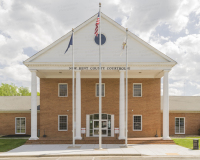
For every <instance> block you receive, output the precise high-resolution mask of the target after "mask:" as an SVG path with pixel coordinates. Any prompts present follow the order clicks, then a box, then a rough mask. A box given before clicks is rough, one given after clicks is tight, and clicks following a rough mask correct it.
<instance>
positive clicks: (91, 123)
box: [90, 120, 93, 129]
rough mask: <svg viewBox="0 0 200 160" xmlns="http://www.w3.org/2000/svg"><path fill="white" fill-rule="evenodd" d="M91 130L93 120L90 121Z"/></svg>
mask: <svg viewBox="0 0 200 160" xmlns="http://www.w3.org/2000/svg"><path fill="white" fill-rule="evenodd" d="M90 129H93V120H90Z"/></svg>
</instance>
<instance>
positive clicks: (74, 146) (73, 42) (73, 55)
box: [72, 28, 75, 147]
mask: <svg viewBox="0 0 200 160" xmlns="http://www.w3.org/2000/svg"><path fill="white" fill-rule="evenodd" d="M72 108H73V111H72V112H73V115H72V119H73V120H72V121H73V131H72V133H73V147H75V138H74V29H73V28H72Z"/></svg>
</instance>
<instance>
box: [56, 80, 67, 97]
mask: <svg viewBox="0 0 200 160" xmlns="http://www.w3.org/2000/svg"><path fill="white" fill-rule="evenodd" d="M60 84H66V85H67V96H60ZM58 97H68V83H58Z"/></svg>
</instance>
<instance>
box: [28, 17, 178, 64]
mask: <svg viewBox="0 0 200 160" xmlns="http://www.w3.org/2000/svg"><path fill="white" fill-rule="evenodd" d="M96 18H97V15H94V16H93V17H91V18H90V19H89V20H87V21H85V22H84V23H83V24H81V25H80V26H78V27H77V28H75V29H74V61H75V62H79V63H87V62H88V63H93V62H94V63H95V62H96V63H97V62H99V45H97V44H96V43H95V41H94V38H95V35H94V29H95V22H96ZM101 21H102V23H101V33H102V34H104V35H105V37H106V42H105V44H103V45H102V46H101V54H102V63H104V62H105V63H106V62H107V63H124V62H125V61H126V55H125V50H124V51H123V50H122V43H123V41H124V39H125V36H126V29H125V28H124V27H122V26H120V25H119V24H117V23H116V22H115V21H113V20H112V19H110V18H109V17H107V16H106V15H104V14H102V17H101ZM70 37H71V32H69V33H68V34H66V35H64V36H63V37H61V38H60V39H58V40H57V41H55V42H54V43H52V44H51V45H49V46H48V47H46V48H45V49H43V50H42V51H40V52H38V53H37V54H35V55H33V56H32V57H30V58H29V59H27V60H26V61H25V63H26V62H29V63H31V62H34V63H37V62H38V63H57V62H72V47H70V48H69V50H68V52H67V53H66V54H64V52H65V50H66V48H67V46H68V43H69V40H70ZM128 61H129V63H140V62H141V63H167V62H170V63H171V62H174V64H176V62H175V61H174V60H172V59H171V58H169V57H167V56H166V55H165V54H163V53H161V52H160V51H158V50H156V49H155V48H153V47H152V46H150V45H149V44H147V43H146V42H144V41H143V40H141V39H140V38H139V37H137V36H135V35H134V34H133V33H131V32H128Z"/></svg>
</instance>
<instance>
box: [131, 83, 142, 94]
mask: <svg viewBox="0 0 200 160" xmlns="http://www.w3.org/2000/svg"><path fill="white" fill-rule="evenodd" d="M134 84H141V96H134ZM133 97H142V83H133Z"/></svg>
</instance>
